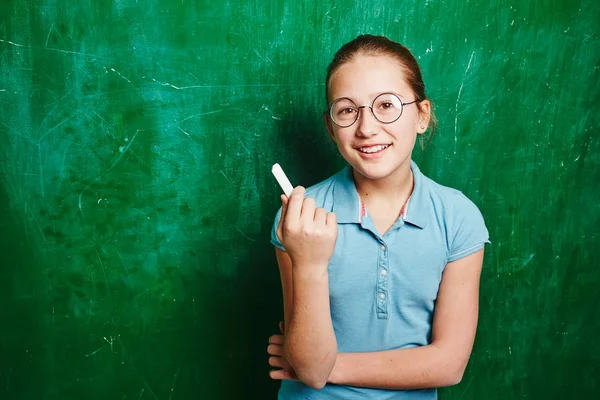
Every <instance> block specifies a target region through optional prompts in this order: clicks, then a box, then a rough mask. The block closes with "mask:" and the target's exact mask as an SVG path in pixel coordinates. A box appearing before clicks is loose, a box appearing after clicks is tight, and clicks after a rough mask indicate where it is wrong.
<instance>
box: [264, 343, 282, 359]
mask: <svg viewBox="0 0 600 400" xmlns="http://www.w3.org/2000/svg"><path fill="white" fill-rule="evenodd" d="M267 353H269V354H270V355H272V356H278V357H283V356H284V350H283V346H279V345H276V344H270V345H269V347H267Z"/></svg>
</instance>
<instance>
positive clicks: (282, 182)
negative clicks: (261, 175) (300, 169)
mask: <svg viewBox="0 0 600 400" xmlns="http://www.w3.org/2000/svg"><path fill="white" fill-rule="evenodd" d="M271 172H272V173H273V175H274V176H275V179H277V183H279V186H281V189H282V190H283V193H285V195H286V196H287V197H290V194H292V190H294V187H293V186H292V184H291V183H290V180H289V179H288V178H287V176H285V173H284V172H283V170H282V169H281V167H280V166H279V164H274V165H273V168H271Z"/></svg>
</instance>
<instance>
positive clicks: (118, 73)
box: [104, 67, 131, 83]
mask: <svg viewBox="0 0 600 400" xmlns="http://www.w3.org/2000/svg"><path fill="white" fill-rule="evenodd" d="M104 70H105V71H106V73H107V74H108V70H107V69H106V67H104ZM110 70H111V71H112V72H114V73H115V74H117V75H119V76H120V77H121V78H123V79H124V80H126V81H127V82H129V83H131V81H130V80H129V79H127V78H125V77H124V76H123V75H121V73H120V72H119V71H117V70H116V69H114V68H111V69H110Z"/></svg>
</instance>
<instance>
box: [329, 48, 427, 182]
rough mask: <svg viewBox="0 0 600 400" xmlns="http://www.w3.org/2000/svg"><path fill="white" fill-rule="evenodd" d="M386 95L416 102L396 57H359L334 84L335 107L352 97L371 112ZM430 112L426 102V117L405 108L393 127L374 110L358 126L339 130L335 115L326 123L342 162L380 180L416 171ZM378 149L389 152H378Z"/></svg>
mask: <svg viewBox="0 0 600 400" xmlns="http://www.w3.org/2000/svg"><path fill="white" fill-rule="evenodd" d="M381 93H395V94H397V95H398V96H399V97H400V99H401V100H402V102H403V103H408V102H411V101H413V100H416V96H415V94H414V93H413V91H412V90H411V88H410V86H408V84H407V83H406V81H405V79H404V74H403V72H402V70H401V69H400V65H399V64H398V61H397V60H395V59H394V58H392V57H390V56H366V55H357V56H355V57H354V58H352V60H351V61H349V62H346V63H345V64H343V65H342V66H340V67H339V68H338V69H337V71H335V73H334V74H333V76H332V77H331V79H330V81H329V95H330V99H329V100H330V101H329V103H330V104H331V103H332V102H333V101H334V100H335V99H338V98H340V97H347V98H349V99H351V100H352V101H354V103H355V104H356V105H357V106H358V107H360V106H368V107H370V106H371V105H372V103H373V100H374V99H375V97H377V96H378V95H379V94H381ZM429 107H430V104H429V101H427V100H424V101H422V102H421V109H422V112H419V109H418V108H417V104H416V103H414V104H410V105H405V106H404V107H403V111H402V115H401V116H400V118H399V119H398V120H396V121H395V122H392V123H390V124H384V123H381V122H379V121H378V120H376V119H375V118H374V117H373V114H372V113H371V111H370V110H369V108H361V109H360V110H359V117H358V120H357V121H356V122H355V123H354V124H353V125H351V126H349V127H346V128H341V127H339V126H337V125H336V124H335V123H333V122H332V121H331V119H330V117H329V115H326V116H325V123H326V125H327V129H328V130H329V133H330V134H331V136H332V138H333V140H334V141H335V142H336V144H337V146H338V149H339V151H340V153H341V155H342V157H344V159H345V160H346V161H347V162H348V163H349V164H350V165H352V167H354V169H355V171H356V172H359V173H360V174H361V175H363V176H364V177H366V178H368V179H374V180H376V179H382V178H386V177H388V176H391V175H394V173H396V172H400V171H402V170H403V169H404V168H410V156H411V153H412V150H413V147H414V145H415V140H416V137H417V134H422V133H424V132H425V130H426V129H427V125H428V123H429ZM376 146H379V147H378V148H379V149H381V148H382V146H387V147H385V148H383V149H381V150H378V151H376V152H372V151H373V150H376ZM361 150H362V151H361ZM365 150H370V151H371V152H369V153H366V152H365Z"/></svg>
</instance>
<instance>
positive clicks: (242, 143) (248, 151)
mask: <svg viewBox="0 0 600 400" xmlns="http://www.w3.org/2000/svg"><path fill="white" fill-rule="evenodd" d="M238 141H239V142H240V144H241V145H242V147H243V148H244V150H246V153H248V155H249V156H251V155H252V153H250V150H248V148H247V147H246V145H245V144H244V142H243V141H242V139H239V138H238ZM575 161H577V160H575Z"/></svg>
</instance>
